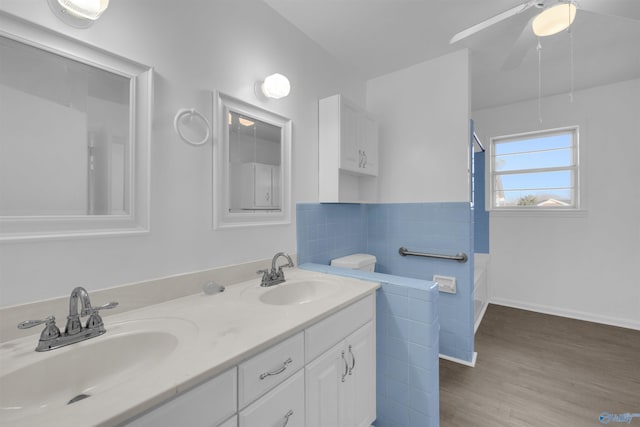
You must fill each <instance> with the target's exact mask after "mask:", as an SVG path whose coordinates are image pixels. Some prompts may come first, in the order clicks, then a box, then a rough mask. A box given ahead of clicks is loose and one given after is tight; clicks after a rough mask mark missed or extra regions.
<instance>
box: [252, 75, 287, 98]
mask: <svg viewBox="0 0 640 427" xmlns="http://www.w3.org/2000/svg"><path fill="white" fill-rule="evenodd" d="M256 86H259V87H260V92H262V94H263V95H264V96H266V97H267V98H273V99H280V98H284V97H285V96H287V95H289V92H291V84H290V83H289V79H288V78H286V77H285V76H283V75H282V74H278V73H275V74H271V75H270V76H268V77H266V78H265V79H264V81H263V82H258V83H257V84H256ZM256 89H257V88H256ZM256 92H257V90H256Z"/></svg>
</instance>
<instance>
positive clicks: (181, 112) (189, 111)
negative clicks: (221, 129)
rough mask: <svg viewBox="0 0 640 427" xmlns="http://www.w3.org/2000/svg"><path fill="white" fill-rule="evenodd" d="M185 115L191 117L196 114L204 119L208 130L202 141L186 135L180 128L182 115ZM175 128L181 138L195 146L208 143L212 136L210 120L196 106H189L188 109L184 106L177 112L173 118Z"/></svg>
mask: <svg viewBox="0 0 640 427" xmlns="http://www.w3.org/2000/svg"><path fill="white" fill-rule="evenodd" d="M184 116H189V117H190V118H191V117H193V116H195V117H198V118H199V119H200V120H202V122H203V123H204V125H205V127H206V130H207V132H206V135H205V136H204V138H202V140H201V141H191V140H190V139H189V138H187V137H186V136H184V134H183V133H182V131H181V130H180V119H182V117H184ZM173 128H174V129H175V131H176V133H177V134H178V136H179V137H180V139H182V140H183V141H184V142H186V143H187V144H191V145H195V146H198V145H204V144H206V143H207V141H208V140H209V137H210V136H211V126H209V121H208V120H207V118H206V117H205V116H203V115H202V113H200V112H199V111H197V110H196V109H195V108H188V109H187V108H183V109H181V110H178V112H177V113H176V117H175V118H174V119H173Z"/></svg>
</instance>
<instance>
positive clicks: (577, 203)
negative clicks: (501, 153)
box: [485, 125, 585, 215]
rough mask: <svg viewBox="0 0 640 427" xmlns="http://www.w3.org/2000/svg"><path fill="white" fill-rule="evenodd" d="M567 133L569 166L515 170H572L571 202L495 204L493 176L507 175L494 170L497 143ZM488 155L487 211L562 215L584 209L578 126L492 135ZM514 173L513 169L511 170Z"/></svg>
mask: <svg viewBox="0 0 640 427" xmlns="http://www.w3.org/2000/svg"><path fill="white" fill-rule="evenodd" d="M565 133H570V134H571V135H572V145H571V148H572V149H573V164H572V165H571V166H567V167H564V166H560V167H558V166H553V167H539V168H530V169H521V170H517V171H516V172H515V173H540V172H547V171H548V172H553V171H571V172H572V180H573V185H572V188H573V199H574V203H573V205H569V206H535V205H532V206H498V205H497V204H496V200H495V195H494V190H495V182H496V176H499V175H507V174H509V173H500V172H498V171H497V170H496V162H495V159H496V144H499V143H504V142H505V141H509V142H517V141H519V140H526V139H532V138H535V137H545V136H552V135H557V134H565ZM488 151H489V155H488V156H487V160H486V162H487V163H488V164H487V166H486V174H487V177H486V186H487V188H486V194H487V195H488V197H487V198H486V203H485V205H486V209H487V210H488V211H492V212H494V213H499V212H504V213H513V212H520V213H528V214H531V213H534V214H535V213H542V214H543V215H548V214H549V213H554V212H561V213H564V214H567V213H581V212H583V211H584V206H585V203H584V197H583V195H584V188H583V187H584V183H583V182H582V180H581V157H582V155H583V154H582V150H581V147H580V126H578V125H573V126H565V127H558V128H553V129H542V130H535V131H530V132H523V133H516V134H510V135H501V136H495V137H492V138H491V139H490V144H489V149H488ZM511 173H513V172H511Z"/></svg>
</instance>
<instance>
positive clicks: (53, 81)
mask: <svg viewBox="0 0 640 427" xmlns="http://www.w3.org/2000/svg"><path fill="white" fill-rule="evenodd" d="M0 57H1V58H2V59H1V61H0V63H1V66H0V99H2V102H0V132H1V135H0V136H1V137H0V151H1V152H2V155H0V194H1V195H2V196H1V199H0V215H2V216H29V217H33V216H52V215H53V216H70V215H71V216H84V215H122V214H127V213H128V212H129V209H130V207H129V206H128V205H129V191H130V190H129V189H130V179H131V177H130V176H129V175H130V174H129V172H128V171H129V170H130V167H129V166H130V165H129V162H130V152H131V150H130V143H129V135H130V116H131V114H130V107H129V102H130V78H129V77H125V76H121V75H118V74H115V73H112V72H109V71H105V70H102V69H99V68H96V67H93V66H91V65H87V64H85V63H82V62H79V61H75V60H73V59H70V58H67V57H64V56H60V55H57V54H54V53H51V52H48V51H46V50H42V49H39V48H37V47H34V46H31V45H27V44H24V43H21V42H19V41H16V40H11V39H9V38H5V37H0Z"/></svg>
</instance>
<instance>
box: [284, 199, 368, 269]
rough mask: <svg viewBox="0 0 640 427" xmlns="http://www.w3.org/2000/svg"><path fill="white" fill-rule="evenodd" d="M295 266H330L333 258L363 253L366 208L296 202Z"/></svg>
mask: <svg viewBox="0 0 640 427" xmlns="http://www.w3.org/2000/svg"><path fill="white" fill-rule="evenodd" d="M296 216H297V220H296V227H297V230H296V231H297V239H298V263H300V264H304V263H307V262H312V263H318V264H329V263H330V262H331V260H332V259H333V258H339V257H341V256H345V255H349V254H353V253H360V252H365V251H366V248H367V215H366V206H365V205H359V204H345V203H327V204H320V203H298V204H297V206H296Z"/></svg>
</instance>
